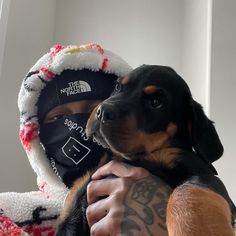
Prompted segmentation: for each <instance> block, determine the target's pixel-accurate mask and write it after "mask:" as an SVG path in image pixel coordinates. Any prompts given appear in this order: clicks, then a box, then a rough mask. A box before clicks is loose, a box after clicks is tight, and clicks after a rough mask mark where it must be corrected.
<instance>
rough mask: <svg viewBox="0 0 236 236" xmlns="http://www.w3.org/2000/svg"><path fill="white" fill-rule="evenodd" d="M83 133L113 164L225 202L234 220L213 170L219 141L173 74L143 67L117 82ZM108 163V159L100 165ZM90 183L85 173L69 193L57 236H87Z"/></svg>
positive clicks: (221, 149)
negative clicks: (123, 164) (140, 169)
mask: <svg viewBox="0 0 236 236" xmlns="http://www.w3.org/2000/svg"><path fill="white" fill-rule="evenodd" d="M87 133H88V135H89V136H93V137H94V138H95V139H97V140H98V141H99V142H100V143H102V145H103V146H105V147H107V148H109V150H111V151H112V154H113V156H115V157H114V158H116V159H118V160H121V161H125V162H128V163H131V164H132V165H136V166H142V167H144V168H146V169H147V170H149V171H150V172H151V173H152V174H153V175H156V176H159V177H161V178H162V179H163V180H165V181H166V182H167V183H168V184H169V185H170V186H171V187H172V188H173V189H175V188H176V187H178V186H180V185H182V184H186V183H189V184H192V185H194V186H195V185H196V186H197V187H199V186H200V187H204V188H207V189H209V191H210V192H213V193H214V194H213V196H215V195H216V196H218V194H219V195H221V196H223V198H224V199H225V200H226V202H228V204H229V206H230V208H231V212H232V220H234V218H235V207H234V205H233V203H232V201H231V200H230V198H229V196H228V194H227V191H226V189H225V187H224V185H223V183H222V182H221V181H220V180H219V179H218V178H217V177H216V176H215V175H216V174H217V172H216V170H215V169H214V167H213V166H212V164H211V163H212V162H213V161H215V160H217V159H218V158H220V157H221V156H222V154H223V147H222V144H221V142H220V139H219V137H218V135H217V132H216V130H215V127H214V125H213V122H212V121H211V120H209V119H208V118H207V117H206V115H205V114H204V112H203V109H202V107H201V105H200V104H198V103H197V102H196V101H194V100H193V98H192V95H191V92H190V90H189V88H188V86H187V84H186V83H185V82H184V80H183V79H182V78H181V77H180V76H179V75H178V74H177V73H176V72H175V71H174V70H173V69H171V68H169V67H164V66H149V65H144V66H141V67H139V68H137V69H135V70H134V71H132V72H131V73H130V74H129V75H127V76H126V77H123V78H120V79H119V80H118V82H117V85H116V89H115V91H114V92H113V94H112V95H111V97H110V98H108V99H106V100H105V101H104V102H102V103H101V104H100V105H99V106H98V107H97V108H96V109H95V110H94V111H93V113H92V114H91V116H90V119H89V121H88V124H87ZM108 159H109V157H108V155H107V156H106V157H104V159H103V161H104V162H106V161H107V160H108ZM101 164H102V161H101ZM89 179H90V173H89V172H88V174H87V175H86V176H85V177H84V178H83V179H79V180H78V181H77V183H76V184H75V185H74V187H73V190H72V191H71V192H70V194H69V196H68V198H67V201H66V204H65V210H64V212H63V213H62V216H61V222H60V224H59V227H58V233H57V234H58V235H83V236H85V235H89V228H88V225H87V221H86V216H85V210H86V207H87V202H86V185H87V183H88V181H89ZM212 200H214V199H212ZM225 200H224V201H225ZM173 201H174V200H173V198H172V202H171V205H174V203H173ZM206 204H207V202H206ZM183 207H184V206H183ZM170 208H171V207H170V206H169V207H168V210H169V209H170ZM170 211H171V209H170ZM167 214H168V212H167ZM170 214H171V213H170ZM172 218H173V217H172ZM172 218H171V217H169V219H172ZM172 221H173V219H172ZM217 223H218V222H217ZM196 224H197V222H196ZM171 225H174V224H171V223H170V222H169V224H168V222H167V226H168V227H170V228H168V232H169V235H178V234H174V233H173V234H172V232H174V231H173V230H172V229H171V227H172V226H171ZM188 235H191V234H188ZM194 235H195V234H194ZM205 235H208V234H205Z"/></svg>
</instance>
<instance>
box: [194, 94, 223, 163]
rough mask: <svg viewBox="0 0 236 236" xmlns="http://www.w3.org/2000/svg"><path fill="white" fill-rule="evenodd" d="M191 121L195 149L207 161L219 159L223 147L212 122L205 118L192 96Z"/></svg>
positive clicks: (200, 107)
mask: <svg viewBox="0 0 236 236" xmlns="http://www.w3.org/2000/svg"><path fill="white" fill-rule="evenodd" d="M190 100H191V101H190V102H191V108H192V109H191V110H192V119H191V120H192V122H191V126H192V127H191V129H192V130H191V136H192V142H193V147H194V149H195V151H196V152H197V153H198V155H200V157H202V158H203V159H205V160H207V161H208V162H210V163H212V162H214V161H216V160H217V159H219V158H220V157H221V156H222V154H223V152H224V148H223V146H222V144H221V141H220V139H219V136H218V134H217V132H216V129H215V126H214V123H213V122H212V121H211V120H210V119H208V118H207V116H206V115H205V113H204V111H203V108H202V106H201V105H200V104H199V103H197V102H196V101H194V100H193V99H192V98H191V99H190Z"/></svg>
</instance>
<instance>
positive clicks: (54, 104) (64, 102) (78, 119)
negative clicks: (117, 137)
mask: <svg viewBox="0 0 236 236" xmlns="http://www.w3.org/2000/svg"><path fill="white" fill-rule="evenodd" d="M83 71H84V70H83ZM83 71H80V72H79V73H76V72H75V71H72V72H71V71H70V72H68V73H67V72H65V73H64V74H62V75H60V76H59V78H56V80H55V82H54V81H53V82H51V84H50V86H49V85H48V88H47V87H46V89H44V90H43V92H42V94H41V97H40V99H39V112H38V114H39V123H40V140H41V143H42V145H43V147H44V149H45V152H46V154H47V157H48V158H49V161H50V163H51V166H52V168H53V169H54V171H55V173H56V174H57V175H58V176H59V177H60V178H61V179H62V181H63V182H64V183H65V184H66V185H67V186H68V187H70V186H71V185H72V183H73V182H74V180H75V179H76V178H78V177H80V176H81V175H83V174H85V173H86V170H88V169H92V168H93V167H95V166H96V165H97V164H98V162H99V160H100V158H101V157H102V155H103V153H104V149H103V148H102V146H100V145H99V144H98V143H96V142H95V141H94V140H92V139H88V137H87V136H86V134H85V127H86V123H87V120H88V118H89V114H90V113H91V111H92V110H93V109H94V108H95V107H96V106H97V105H98V104H99V103H100V102H101V101H102V100H104V99H105V98H106V97H108V96H109V94H110V93H111V92H112V90H113V87H114V84H115V83H114V81H115V79H116V76H112V75H109V76H110V77H112V78H106V80H105V79H104V78H103V77H104V76H107V75H104V74H103V73H102V72H92V71H88V70H86V71H85V73H83ZM81 72H82V73H81ZM95 75H96V76H95ZM63 78H66V79H64V80H63ZM90 79H91V80H90ZM94 80H96V82H95V83H94ZM102 82H103V89H102V87H100V88H99V86H101V85H102V84H101V83H102ZM84 85H86V86H85V87H84ZM99 89H100V90H101V91H99ZM102 90H103V91H102Z"/></svg>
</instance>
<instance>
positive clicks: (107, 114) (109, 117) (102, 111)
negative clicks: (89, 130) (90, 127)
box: [96, 104, 116, 123]
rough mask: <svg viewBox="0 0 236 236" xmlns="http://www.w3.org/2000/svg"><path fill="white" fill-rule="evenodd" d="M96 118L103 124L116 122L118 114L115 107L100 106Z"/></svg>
mask: <svg viewBox="0 0 236 236" xmlns="http://www.w3.org/2000/svg"><path fill="white" fill-rule="evenodd" d="M96 118H97V119H98V120H99V121H101V122H103V123H105V122H108V121H113V120H115V119H116V112H115V109H114V107H113V106H111V105H104V104H103V105H100V106H99V107H98V108H97V113H96Z"/></svg>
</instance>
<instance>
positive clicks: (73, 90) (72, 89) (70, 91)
mask: <svg viewBox="0 0 236 236" xmlns="http://www.w3.org/2000/svg"><path fill="white" fill-rule="evenodd" d="M91 91H92V89H91V86H90V85H89V84H88V83H87V82H85V81H83V80H77V81H74V82H69V83H68V87H66V88H63V89H61V91H60V92H61V94H63V93H65V94H66V95H67V96H71V95H74V94H78V93H86V92H91Z"/></svg>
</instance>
